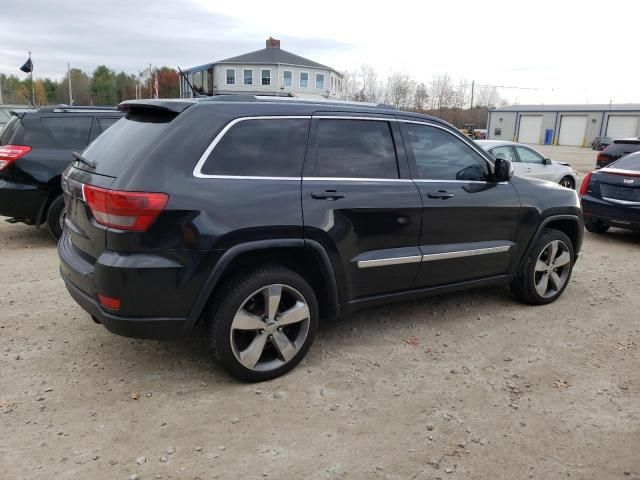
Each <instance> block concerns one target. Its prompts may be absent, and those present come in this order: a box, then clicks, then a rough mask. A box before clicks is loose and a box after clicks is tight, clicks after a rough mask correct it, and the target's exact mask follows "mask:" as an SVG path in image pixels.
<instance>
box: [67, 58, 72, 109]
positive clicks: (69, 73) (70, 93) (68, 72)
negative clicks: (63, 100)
mask: <svg viewBox="0 0 640 480" xmlns="http://www.w3.org/2000/svg"><path fill="white" fill-rule="evenodd" d="M67 82H68V83H69V106H71V107H73V92H72V91H71V65H70V64H69V62H67Z"/></svg>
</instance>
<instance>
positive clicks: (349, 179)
mask: <svg viewBox="0 0 640 480" xmlns="http://www.w3.org/2000/svg"><path fill="white" fill-rule="evenodd" d="M302 180H303V181H305V180H306V181H311V182H321V181H330V182H401V183H411V182H413V180H411V179H410V178H357V177H356V178H353V177H302Z"/></svg>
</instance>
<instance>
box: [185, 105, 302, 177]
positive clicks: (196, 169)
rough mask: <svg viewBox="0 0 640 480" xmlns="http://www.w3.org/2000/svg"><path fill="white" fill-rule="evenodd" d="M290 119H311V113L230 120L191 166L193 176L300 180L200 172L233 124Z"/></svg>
mask: <svg viewBox="0 0 640 480" xmlns="http://www.w3.org/2000/svg"><path fill="white" fill-rule="evenodd" d="M292 119H304V120H309V119H311V115H266V116H255V117H239V118H236V119H234V120H231V121H230V122H229V123H228V124H226V125H225V126H224V128H223V129H222V130H220V133H218V135H216V138H214V139H213V141H212V142H211V143H210V144H209V146H208V147H207V149H206V150H205V151H204V153H203V154H202V156H201V157H200V159H199V160H198V163H196V166H195V167H193V176H194V177H196V178H226V179H233V180H300V178H301V177H261V176H244V175H208V174H206V173H202V167H203V166H204V164H205V163H206V161H207V159H208V158H209V155H211V152H213V149H214V148H216V145H218V143H220V140H222V137H224V135H225V134H226V133H227V132H228V131H229V130H230V129H231V128H233V126H234V125H236V124H238V123H240V122H245V121H247V120H292Z"/></svg>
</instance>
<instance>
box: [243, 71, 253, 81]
mask: <svg viewBox="0 0 640 480" xmlns="http://www.w3.org/2000/svg"><path fill="white" fill-rule="evenodd" d="M244 84H245V85H253V70H251V69H249V70H245V71H244Z"/></svg>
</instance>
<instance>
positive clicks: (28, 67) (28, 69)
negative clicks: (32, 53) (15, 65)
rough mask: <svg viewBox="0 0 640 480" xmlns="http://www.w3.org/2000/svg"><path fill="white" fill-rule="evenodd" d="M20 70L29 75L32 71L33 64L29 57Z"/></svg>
mask: <svg viewBox="0 0 640 480" xmlns="http://www.w3.org/2000/svg"><path fill="white" fill-rule="evenodd" d="M20 70H22V71H23V72H24V73H29V72H32V71H33V63H32V62H31V57H29V58H28V59H27V61H26V62H24V65H22V66H21V67H20Z"/></svg>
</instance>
